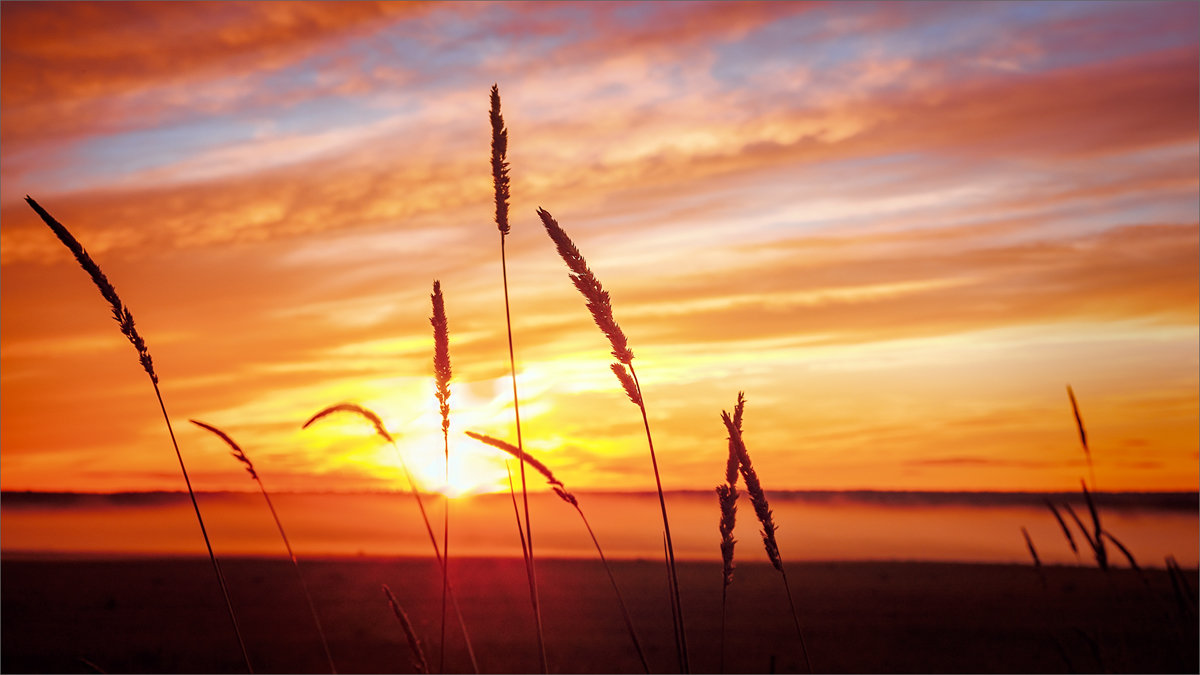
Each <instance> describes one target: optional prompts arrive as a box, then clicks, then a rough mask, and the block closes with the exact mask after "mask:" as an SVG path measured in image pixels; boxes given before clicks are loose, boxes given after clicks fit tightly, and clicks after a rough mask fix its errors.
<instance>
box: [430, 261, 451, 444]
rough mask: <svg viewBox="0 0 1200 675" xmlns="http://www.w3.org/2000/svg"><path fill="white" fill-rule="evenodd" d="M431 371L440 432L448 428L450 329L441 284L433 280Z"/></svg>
mask: <svg viewBox="0 0 1200 675" xmlns="http://www.w3.org/2000/svg"><path fill="white" fill-rule="evenodd" d="M429 297H430V299H431V300H432V302H433V316H432V317H430V319H429V323H430V324H432V325H433V372H434V374H435V375H436V376H437V400H438V405H439V407H440V410H441V413H442V433H445V432H446V431H447V430H449V429H450V402H449V401H450V331H449V327H448V325H447V324H446V305H445V302H444V301H443V299H442V285H441V283H440V282H438V281H434V282H433V295H431V296H429Z"/></svg>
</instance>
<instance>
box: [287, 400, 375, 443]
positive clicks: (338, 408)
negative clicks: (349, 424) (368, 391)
mask: <svg viewBox="0 0 1200 675" xmlns="http://www.w3.org/2000/svg"><path fill="white" fill-rule="evenodd" d="M337 412H349V413H354V414H356V415H359V416H361V417H363V418H365V419H366V420H367V421H368V422H370V423H371V425H372V426H374V427H375V433H377V434H379V435H380V436H381V437H383V440H385V441H387V442H388V443H395V442H396V439H394V438H392V435H391V434H389V433H388V431H387V429H384V428H383V420H381V419H379V415H376V414H375V413H373V412H371V411H370V410H367V409H366V408H364V407H362V406H360V405H358V404H355V403H338V404H337V405H331V406H329V407H328V408H325V409H324V410H322V411H321V412H319V413H317V414H316V415H313V416H312V417H310V418H308V421H307V422H305V423H304V425H303V426H302V427H300V428H301V429H307V428H308V426H309V425H310V424H312V423H313V422H316V421H317V420H319V419H321V418H322V417H326V416H328V415H332V414H333V413H337Z"/></svg>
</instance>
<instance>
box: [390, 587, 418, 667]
mask: <svg viewBox="0 0 1200 675" xmlns="http://www.w3.org/2000/svg"><path fill="white" fill-rule="evenodd" d="M383 594H384V596H386V597H387V601H388V605H389V606H391V608H392V613H393V614H395V615H396V620H397V621H399V622H400V628H401V629H402V630H403V631H404V637H405V638H406V639H407V640H408V648H409V650H411V651H412V655H413V660H412V664H413V667H414V668H416V669H417V672H418V673H428V672H429V663H428V662H426V661H425V651H424V650H422V649H421V640H420V639H418V638H417V632H416V631H415V630H413V625H412V622H411V621H409V620H408V614H405V613H404V608H403V607H401V606H400V603H399V602H396V596H394V595H392V589H391V588H388V585H387V584H383Z"/></svg>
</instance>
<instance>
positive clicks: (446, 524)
mask: <svg viewBox="0 0 1200 675" xmlns="http://www.w3.org/2000/svg"><path fill="white" fill-rule="evenodd" d="M429 298H430V302H431V303H432V305H433V316H432V317H430V319H429V323H430V325H432V326H433V372H434V375H435V379H436V381H437V394H436V395H437V401H438V410H439V411H440V412H441V414H442V447H443V451H444V453H445V458H446V476H445V481H446V485H447V487H449V485H450V374H451V371H450V331H449V325H448V324H447V322H446V303H445V300H444V299H443V297H442V285H441V283H440V282H438V281H436V280H435V281H434V282H433V294H432V295H430V296H429ZM445 507H446V508H445V511H444V516H445V517H444V518H443V521H442V523H443V526H442V556H443V558H444V559H445V561H446V565H445V570H444V571H443V573H442V638H441V641H440V642H439V643H438V672H441V673H444V672H446V596H447V595H448V594H449V591H450V497H449V496H448V495H447V496H446V498H445Z"/></svg>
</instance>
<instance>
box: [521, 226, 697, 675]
mask: <svg viewBox="0 0 1200 675" xmlns="http://www.w3.org/2000/svg"><path fill="white" fill-rule="evenodd" d="M537 213H538V217H539V218H541V220H542V225H543V226H544V227H545V228H546V234H547V235H549V236H550V239H551V240H552V241H553V242H554V245H555V247H556V248H557V249H558V254H559V255H560V256H561V257H562V259H563V262H565V263H566V265H567V269H568V270H570V274H569V276H570V278H571V282H572V283H573V284H575V288H577V289H578V290H579V292H580V293H581V294H582V295H583V298H584V300H585V302H586V305H587V308H588V311H589V312H590V313H591V315H592V320H593V321H595V322H596V326H597V327H598V328H599V329H600V330H601V332H603V333H604V335H605V337H607V338H608V341H609V344H610V345H611V346H612V355H613V357H614V358H615V359H616V360H617V362H616V363H613V364H611V367H612V371H613V374H615V375H616V376H617V380H618V381H619V382H620V383H621V388H622V389H624V390H625V395H626V396H628V397H629V400H630V402H632V403H633V404H634V405H636V406H637V407H638V410H639V411H641V414H642V424H643V426H644V427H645V429H646V444H647V445H648V446H649V448H650V465H651V467H652V468H653V469H654V484H655V487H656V488H657V489H658V505H659V509H660V510H661V511H662V520H663V534H664V535H665V537H666V540H667V574H668V575H669V576H670V578H671V604H672V605H673V607H672V615H673V616H674V617H675V618H674V621H675V631H676V633H677V634H678V635H679V645H678V651H679V654H678V658H679V664H680V669H681V670H682V671H683V672H685V673H686V672H690V670H691V668H690V665H689V662H688V649H687V634H686V633H685V631H684V621H683V606H682V604H681V603H680V600H679V575H678V574H677V572H676V568H675V545H674V542H673V540H672V538H671V524H670V522H669V520H668V519H667V501H666V497H664V495H663V487H662V476H661V474H660V473H659V470H658V458H657V456H656V455H655V453H654V438H653V436H652V435H651V434H650V420H649V417H648V416H647V415H646V403H645V397H644V396H643V393H642V387H641V384H640V383H639V382H638V377H637V371H636V370H634V367H633V350H631V349H630V348H629V342H628V340H627V339H626V337H625V333H624V331H622V330H621V326H620V325H619V324H618V323H617V321H616V319H615V318H613V314H612V302H611V301H610V299H609V296H608V291H605V290H604V287H603V286H602V285H601V284H600V280H599V279H597V278H596V275H595V274H593V273H592V270H591V269H589V268H588V265H587V260H585V259H584V257H583V254H582V253H580V252H579V249H578V248H577V247H576V246H575V244H574V242H572V241H571V238H570V237H569V236H567V233H566V232H565V231H563V229H562V227H560V226H559V224H558V221H557V220H555V219H554V217H553V216H552V215H550V212H548V211H546V210H545V209H542V208H539V209H538V211H537ZM626 368H628V372H626Z"/></svg>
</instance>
